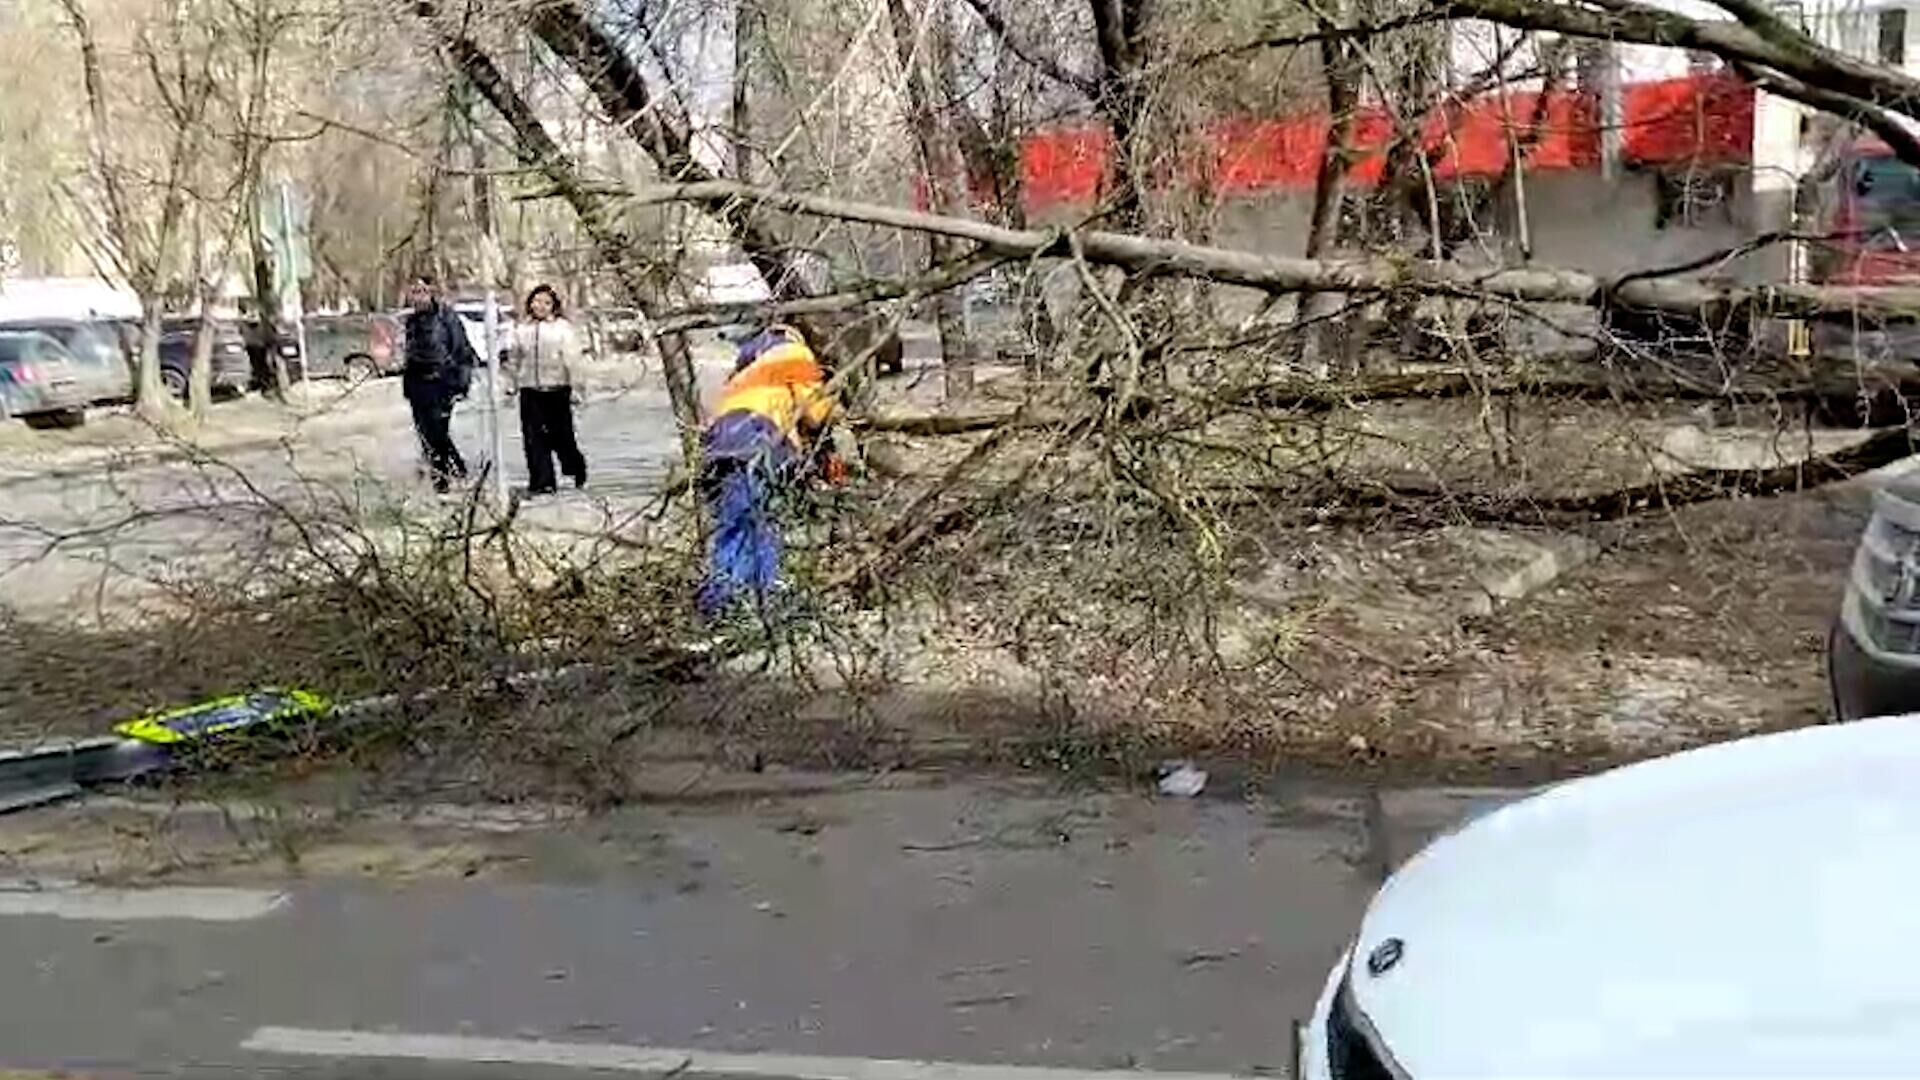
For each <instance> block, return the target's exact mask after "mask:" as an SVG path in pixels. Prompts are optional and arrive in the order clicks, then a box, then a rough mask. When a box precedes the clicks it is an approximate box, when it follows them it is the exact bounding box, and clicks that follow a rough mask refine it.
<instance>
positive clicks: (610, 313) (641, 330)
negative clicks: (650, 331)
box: [582, 307, 647, 354]
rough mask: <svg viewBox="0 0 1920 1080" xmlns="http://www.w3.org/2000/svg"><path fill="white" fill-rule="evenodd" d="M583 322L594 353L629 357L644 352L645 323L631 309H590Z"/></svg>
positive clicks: (583, 316) (645, 342) (583, 314)
mask: <svg viewBox="0 0 1920 1080" xmlns="http://www.w3.org/2000/svg"><path fill="white" fill-rule="evenodd" d="M582 318H583V320H584V322H585V323H586V330H587V336H588V338H589V340H591V341H592V342H593V347H594V351H595V352H597V353H601V354H610V353H632V352H640V351H641V350H642V349H644V348H646V344H647V334H646V322H645V321H644V320H643V319H641V317H640V313H639V312H638V311H635V310H634V309H633V308H624V307H609V308H590V309H588V310H587V311H585V312H583V313H582Z"/></svg>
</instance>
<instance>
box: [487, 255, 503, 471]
mask: <svg viewBox="0 0 1920 1080" xmlns="http://www.w3.org/2000/svg"><path fill="white" fill-rule="evenodd" d="M488 246H489V247H491V246H492V245H491V244H489V245H488ZM492 263H493V260H491V259H489V260H488V266H487V272H488V281H487V356H486V361H487V425H488V427H490V428H491V429H492V430H491V431H489V432H488V437H489V438H490V439H491V440H492V442H493V494H494V497H495V498H497V499H499V500H500V505H501V506H503V507H504V506H506V505H507V435H506V431H505V429H504V428H502V427H501V426H500V301H499V298H498V295H497V294H496V293H495V292H494V288H493V278H492V273H493V265H492Z"/></svg>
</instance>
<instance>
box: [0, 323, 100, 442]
mask: <svg viewBox="0 0 1920 1080" xmlns="http://www.w3.org/2000/svg"><path fill="white" fill-rule="evenodd" d="M0 416H7V417H18V418H19V419H22V420H25V421H26V422H27V424H28V426H30V427H37V428H46V427H78V426H79V425H81V424H84V423H86V421H87V392H86V389H85V387H84V386H83V384H82V383H81V381H80V370H79V364H78V363H77V362H76V361H75V360H74V357H73V354H72V353H70V352H68V351H67V347H66V346H65V345H62V344H60V342H59V341H58V340H56V339H55V338H53V337H52V336H50V335H47V334H43V333H40V332H39V331H37V330H8V331H0Z"/></svg>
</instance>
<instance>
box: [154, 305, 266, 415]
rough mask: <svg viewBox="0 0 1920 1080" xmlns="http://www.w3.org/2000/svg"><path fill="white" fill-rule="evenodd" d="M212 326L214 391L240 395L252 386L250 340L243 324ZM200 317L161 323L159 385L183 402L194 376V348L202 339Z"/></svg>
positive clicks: (229, 322)
mask: <svg viewBox="0 0 1920 1080" xmlns="http://www.w3.org/2000/svg"><path fill="white" fill-rule="evenodd" d="M212 326H213V353H212V361H213V372H212V375H213V392H214V394H215V395H217V396H238V395H240V394H244V393H246V392H247V389H248V388H249V387H250V386H252V385H253V363H252V361H250V360H249V359H248V358H247V340H246V335H245V334H244V333H243V332H242V330H241V328H240V324H239V323H236V322H234V321H232V320H230V319H215V320H213V323H212ZM199 334H200V320H199V319H198V318H168V319H165V320H163V321H162V322H161V324H160V383H161V385H163V386H165V387H166V388H167V392H168V393H170V394H172V395H173V396H174V397H177V398H179V399H180V400H182V401H185V400H186V399H187V391H188V388H189V386H190V385H191V379H192V375H193V346H194V342H195V341H196V340H197V339H198V338H199Z"/></svg>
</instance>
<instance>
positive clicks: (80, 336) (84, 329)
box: [0, 319, 133, 404]
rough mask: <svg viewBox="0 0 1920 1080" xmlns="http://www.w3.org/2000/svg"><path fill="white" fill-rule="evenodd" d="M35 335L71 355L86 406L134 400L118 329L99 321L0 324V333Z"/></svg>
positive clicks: (129, 368)
mask: <svg viewBox="0 0 1920 1080" xmlns="http://www.w3.org/2000/svg"><path fill="white" fill-rule="evenodd" d="M11 331H35V332H38V333H42V334H45V335H47V336H48V337H50V338H53V339H54V340H55V341H58V342H59V343H60V344H62V345H65V346H66V347H67V351H68V352H69V353H72V354H73V359H74V362H75V364H76V365H77V370H78V374H79V378H80V384H81V389H82V391H83V392H85V394H86V395H87V401H88V403H89V404H102V403H109V402H120V401H126V400H128V399H130V398H132V397H133V365H132V363H131V353H130V352H129V351H128V349H127V348H126V345H125V343H124V341H123V339H122V337H121V328H120V325H119V324H118V323H116V322H112V321H107V320H99V319H34V320H28V321H20V322H12V321H9V322H7V323H5V324H0V332H11Z"/></svg>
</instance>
